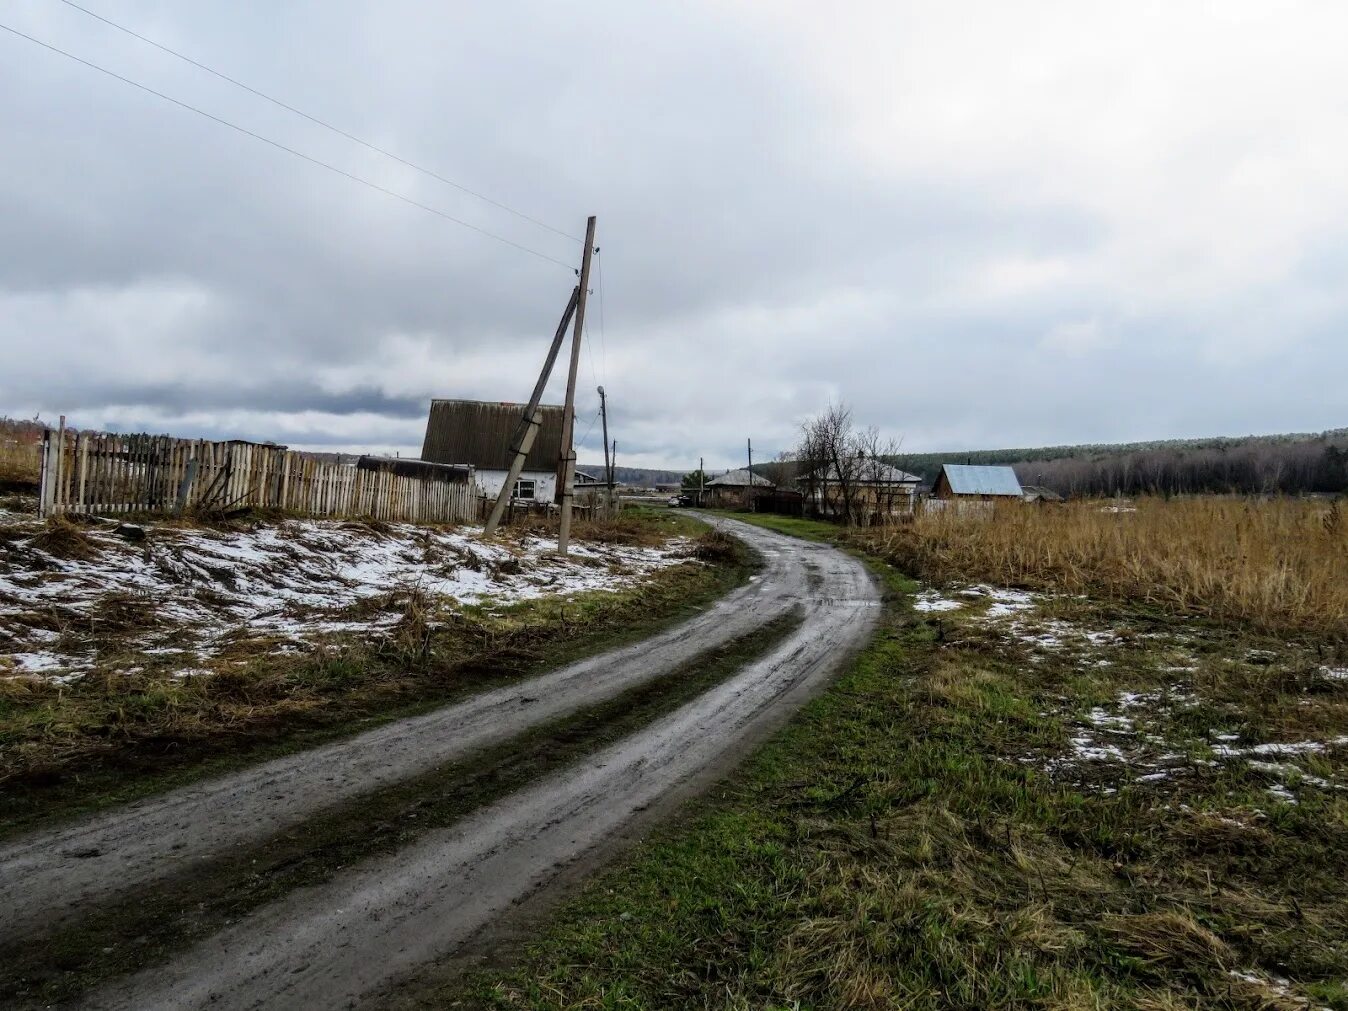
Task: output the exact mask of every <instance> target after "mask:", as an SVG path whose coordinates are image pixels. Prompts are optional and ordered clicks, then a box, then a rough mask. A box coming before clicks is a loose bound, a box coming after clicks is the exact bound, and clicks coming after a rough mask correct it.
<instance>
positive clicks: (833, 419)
mask: <svg viewBox="0 0 1348 1011" xmlns="http://www.w3.org/2000/svg"><path fill="white" fill-rule="evenodd" d="M898 450H899V444H898V443H897V442H896V441H894V440H892V439H890V440H883V439H881V437H880V433H879V431H878V430H877V429H875V428H867V429H864V430H861V429H858V428H857V427H856V425H855V424H854V423H853V421H852V411H851V408H849V407H848V406H847V405H846V404H836V405H830V407H829V408H828V410H827V411H825V412H824V413H823V414H820V415H818V416H816V417H813V418H810V419H809V420H808V421H806V422H805V423H804V424H803V425H802V426H801V441H800V446H799V448H798V449H797V450H796V462H797V466H798V467H799V473H800V484H801V490H802V491H803V492H804V493H805V496H806V499H807V501H809V503H810V504H811V506H812V507H813V508H814V509H815V510H817V511H818V512H819V513H820V514H822V515H824V516H830V517H832V518H834V519H838V520H840V521H842V522H843V523H853V524H857V523H865V522H869V521H870V520H871V519H872V518H873V517H876V516H879V517H882V518H883V517H886V516H888V515H890V514H891V513H892V512H893V511H894V505H895V503H896V497H897V496H898V495H900V494H903V493H904V489H903V487H902V485H901V484H898V483H896V482H894V481H893V477H894V474H893V468H892V467H891V465H890V464H889V462H888V461H889V460H892V459H893V458H894V457H895V456H897V454H898Z"/></svg>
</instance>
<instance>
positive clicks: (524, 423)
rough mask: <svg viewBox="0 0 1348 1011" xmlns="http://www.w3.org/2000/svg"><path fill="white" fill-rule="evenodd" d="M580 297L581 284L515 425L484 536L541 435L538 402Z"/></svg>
mask: <svg viewBox="0 0 1348 1011" xmlns="http://www.w3.org/2000/svg"><path fill="white" fill-rule="evenodd" d="M579 299H580V288H573V289H572V291H571V301H569V302H567V303H566V312H564V313H562V321H561V322H560V323H558V324H557V332H556V333H555V334H554V335H553V337H552V346H551V347H550V348H548V357H547V358H546V359H545V360H544V362H543V371H541V372H540V373H539V374H538V382H536V383H534V392H533V394H532V395H531V396H530V397H529V404H528V406H526V407H525V408H524V416H523V417H522V418H520V422H519V425H518V426H516V428H515V438H514V441H513V442H511V444H510V451H511V453H512V454H513V455H512V457H511V460H510V471H509V473H508V474H506V480H505V484H503V485H501V491H500V492H499V493H498V494H497V496H496V504H495V505H493V506H492V507H491V515H490V516H488V517H487V526H486V529H485V530H483V531H482V536H483V537H490V536H491V535H492V534H493V533H495V532H496V527H497V524H499V523H500V522H501V516H502V514H503V513H504V512H505V507H506V504H507V503H508V502H509V501H510V499H511V496H513V495H514V494H515V482H516V481H518V480H519V477H520V471H522V470H523V469H524V458H525V457H526V456H528V455H529V450H531V449H532V448H533V445H534V438H535V437H536V436H537V435H538V429H539V427H540V426H541V425H542V423H543V422H542V420H541V419H540V418H539V416H538V402H539V401H540V400H542V399H543V390H544V388H545V387H546V386H547V385H548V377H549V376H551V375H552V367H553V365H555V364H556V363H557V352H559V351H560V350H561V349H562V341H563V340H565V339H566V325H567V324H568V323H570V322H571V314H572V313H574V312H575V311H576V304H577V302H578V301H579Z"/></svg>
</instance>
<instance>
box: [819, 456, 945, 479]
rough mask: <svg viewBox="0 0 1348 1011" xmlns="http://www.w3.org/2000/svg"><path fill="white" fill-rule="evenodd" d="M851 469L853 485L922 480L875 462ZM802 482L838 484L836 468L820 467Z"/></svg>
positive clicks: (868, 461) (862, 462)
mask: <svg viewBox="0 0 1348 1011" xmlns="http://www.w3.org/2000/svg"><path fill="white" fill-rule="evenodd" d="M852 469H853V474H852V475H851V478H850V480H851V481H852V483H853V484H921V483H922V478H920V477H918V476H917V475H916V474H909V473H908V472H907V471H906V470H900V469H899V468H898V467H891V466H890V465H889V464H887V463H880V462H878V461H875V460H864V461H861V462H859V463H858V464H857V465H856V466H855V467H854V468H852ZM800 480H801V481H802V482H804V481H807V480H814V481H828V482H830V483H832V484H838V483H839V480H838V468H837V465H835V464H829V465H828V466H827V467H820V468H819V469H818V470H817V471H815V472H814V473H813V474H811V475H810V477H809V478H808V479H807V478H801V479H800Z"/></svg>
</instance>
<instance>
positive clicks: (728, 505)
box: [701, 470, 777, 509]
mask: <svg viewBox="0 0 1348 1011" xmlns="http://www.w3.org/2000/svg"><path fill="white" fill-rule="evenodd" d="M776 487H777V486H776V485H775V484H773V483H772V482H771V481H769V480H768V479H767V478H765V477H763V475H761V474H754V473H752V472H750V471H749V470H731V471H727V472H726V473H724V474H722V475H721V476H720V477H714V478H712V479H711V480H710V481H708V482H707V484H706V490H705V492H704V493H703V495H702V502H701V504H702V505H706V506H710V507H712V508H714V509H743V508H745V507H747V506H748V505H749V504H750V502H751V501H752V499H753V496H754V494H755V493H756V492H758V491H760V490H761V491H763V492H770V491H772V490H773V489H774V488H776Z"/></svg>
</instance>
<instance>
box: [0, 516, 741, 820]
mask: <svg viewBox="0 0 1348 1011" xmlns="http://www.w3.org/2000/svg"><path fill="white" fill-rule="evenodd" d="M53 530H54V532H53V533H51V536H53V537H77V536H78V531H76V533H75V534H71V533H70V532H69V531H63V529H55V528H53ZM671 535H680V536H691V537H696V538H699V539H698V540H696V541H695V542H694V553H695V554H697V555H698V556H699V557H700V558H702V559H703V560H705V561H709V562H711V563H712V564H698V563H695V562H693V561H690V562H689V563H685V564H679V565H675V566H673V567H671V568H668V569H664V570H662V571H659V572H656V573H654V574H652V575H651V576H650V577H649V578H647V579H645V580H643V581H641V582H640V583H638V584H636V585H634V586H632V587H629V588H626V589H622V590H620V591H617V592H607V591H599V592H586V593H579V594H575V595H571V596H568V597H565V598H557V597H541V598H539V599H536V600H530V601H525V602H522V603H518V604H514V605H511V606H508V607H493V606H490V605H481V606H478V605H473V606H464V607H446V608H442V609H439V610H437V608H436V607H435V606H434V604H433V602H431V601H429V600H428V599H427V598H426V597H425V596H424V595H422V594H418V593H415V592H414V593H410V594H402V595H391V596H388V597H387V598H382V597H381V598H379V599H377V600H375V601H373V602H372V603H371V604H370V605H368V606H369V607H375V608H384V609H388V608H392V609H394V610H395V611H396V617H397V621H396V623H394V624H393V625H392V626H391V632H390V633H389V634H381V635H379V636H374V635H362V634H355V633H352V634H344V635H335V636H332V637H331V638H329V639H328V640H325V641H324V642H323V643H322V644H321V648H318V647H316V648H312V649H309V650H307V651H306V652H303V653H295V652H288V653H275V652H272V651H270V650H269V649H268V648H267V644H266V643H262V644H261V645H259V644H258V643H256V642H254V641H253V640H251V639H249V638H248V637H247V636H246V635H244V633H246V631H247V630H246V629H241V630H240V635H241V637H242V638H241V639H240V643H239V645H238V648H237V649H236V650H234V652H232V653H230V654H229V655H228V656H227V657H225V660H226V661H227V662H228V664H227V666H224V667H222V668H221V672H220V673H217V674H215V675H213V676H211V677H193V678H174V677H173V676H172V674H171V672H169V673H164V672H157V671H156V669H155V668H154V667H153V666H152V662H153V660H154V659H155V658H154V657H148V656H147V657H141V656H140V655H139V654H136V655H131V654H129V653H128V652H127V649H126V648H125V645H124V642H123V640H124V639H125V638H126V637H127V636H128V635H130V634H131V633H132V632H134V631H136V629H137V627H138V623H141V622H150V621H153V620H155V614H154V613H153V611H154V609H153V608H150V609H149V610H147V609H146V607H145V606H144V602H140V606H127V607H124V608H122V609H121V610H119V611H118V613H117V614H114V615H103V614H102V612H100V621H99V624H98V626H97V630H96V634H97V637H98V638H97V641H96V642H94V647H95V648H96V650H97V651H98V653H99V655H100V656H105V657H106V658H107V659H108V663H107V665H106V666H107V669H106V670H105V671H99V672H96V673H95V674H93V675H89V676H85V677H83V678H81V679H79V680H76V681H74V682H71V683H69V684H60V683H52V682H46V683H44V682H42V681H40V680H37V679H32V678H7V679H0V825H3V829H2V830H0V832H14V831H18V830H21V829H25V828H28V827H31V826H32V825H33V824H34V823H35V822H38V821H42V820H47V819H50V818H54V817H65V816H68V815H69V814H72V813H76V812H80V811H84V810H87V809H89V808H91V807H94V806H105V805H108V804H114V803H119V802H123V801H126V800H128V799H131V798H133V797H135V796H139V795H141V794H143V793H145V792H149V791H153V790H158V789H163V788H165V787H168V786H171V785H176V784H178V783H181V782H183V781H185V780H187V779H192V778H195V777H198V776H201V775H204V774H207V773H210V772H218V771H222V770H223V769H226V768H229V767H233V766H236V765H239V764H242V763H246V762H253V761H258V760H260V759H263V758H266V757H270V756H272V755H275V754H281V753H285V752H289V751H293V750H296V749H298V748H303V747H310V746H313V745H314V744H316V743H318V742H320V741H323V740H327V739H330V738H332V737H334V736H338V735H341V734H344V733H349V732H351V731H352V730H353V729H368V728H369V727H370V726H372V725H374V724H375V723H377V722H380V721H383V720H387V719H393V718H396V717H400V716H405V715H410V714H413V713H416V712H420V711H424V710H426V709H428V708H431V707H433V706H436V705H440V704H443V703H444V702H446V701H448V700H451V699H453V698H455V697H458V696H461V695H463V694H464V693H466V692H471V691H477V690H481V689H482V688H484V687H488V686H492V685H495V684H500V683H503V682H504V681H506V680H510V679H514V678H519V677H525V676H528V675H530V674H532V673H536V672H539V671H542V670H544V669H547V668H550V667H552V666H555V665H558V664H560V663H564V662H566V661H568V660H570V659H574V658H576V657H579V656H583V655H586V654H589V653H592V652H595V651H598V650H600V649H603V648H606V647H608V646H612V645H617V644H619V643H622V642H625V641H630V640H632V639H634V638H640V637H643V636H645V635H649V634H651V632H653V631H654V630H656V629H659V628H661V627H663V626H665V625H667V624H669V623H671V622H673V621H675V620H678V619H679V618H681V617H685V616H687V615H688V614H690V613H692V612H694V611H696V610H697V609H698V608H700V607H701V606H703V605H704V604H705V603H706V602H708V601H709V600H711V599H714V598H715V597H717V596H719V595H721V594H722V593H724V592H725V591H726V590H727V589H729V588H730V587H732V586H734V585H737V584H738V583H740V582H742V581H743V580H745V579H747V577H748V574H749V572H750V571H751V568H752V565H753V562H752V560H751V559H750V558H749V557H748V556H747V554H746V553H744V552H743V550H742V549H740V548H738V547H737V546H736V545H735V543H734V542H730V541H729V540H728V539H726V538H716V537H711V536H710V535H708V534H707V533H706V531H705V527H703V526H702V525H701V524H698V523H696V522H694V521H692V520H691V519H688V518H687V517H681V516H678V515H677V514H670V513H667V512H665V511H658V512H652V513H648V514H643V513H638V514H624V518H623V519H622V520H621V521H615V522H613V523H610V524H578V526H577V529H576V536H577V540H578V542H580V541H586V540H588V541H590V542H595V541H601V540H604V539H610V540H612V539H617V540H620V541H622V542H624V543H631V542H634V541H635V542H642V541H646V542H651V543H655V542H659V541H661V540H663V539H665V538H667V537H669V536H671ZM77 546H78V545H77ZM135 603H136V602H135V601H131V602H130V604H135ZM362 606H366V605H362ZM352 617H353V618H359V617H360V616H359V615H356V614H353V615H352ZM367 617H369V616H368V615H367ZM86 632H87V630H86ZM82 634H84V633H82Z"/></svg>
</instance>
